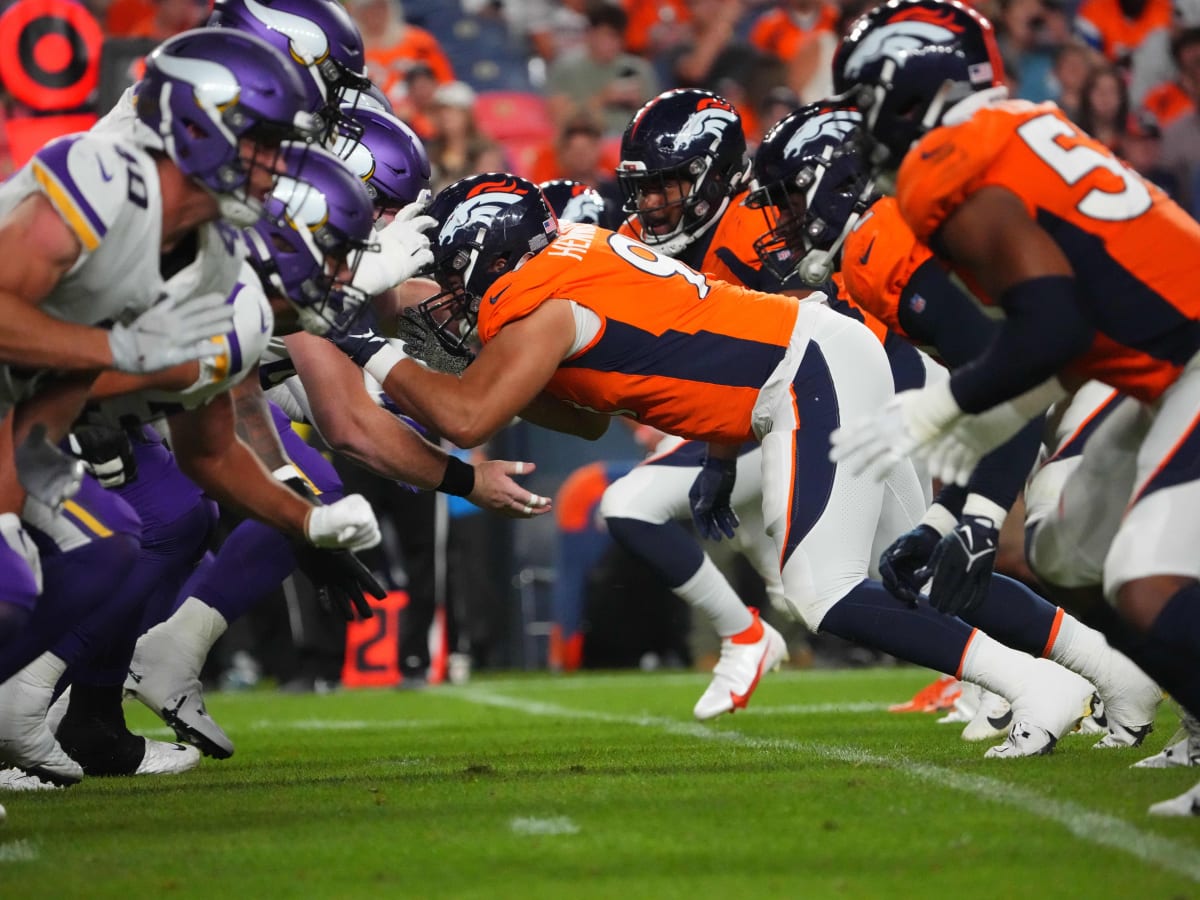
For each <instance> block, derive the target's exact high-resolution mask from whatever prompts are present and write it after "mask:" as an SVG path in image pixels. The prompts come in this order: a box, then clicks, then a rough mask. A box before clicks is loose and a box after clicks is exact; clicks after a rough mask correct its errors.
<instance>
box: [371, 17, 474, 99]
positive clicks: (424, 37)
mask: <svg viewBox="0 0 1200 900" xmlns="http://www.w3.org/2000/svg"><path fill="white" fill-rule="evenodd" d="M365 55H366V59H367V74H368V75H370V76H371V80H372V81H374V82H375V83H376V84H377V85H379V89H380V90H381V91H383V92H384V93H385V94H390V93H391V91H392V90H393V89H394V88H395V87H396V85H397V84H398V83H399V82H400V81H401V80H403V78H404V75H405V73H406V72H407V71H408V70H409V69H410V68H411V67H412V66H414V65H417V64H418V63H420V64H423V65H426V66H429V68H430V69H431V70H432V71H433V77H434V78H435V79H437V82H438V84H444V83H446V82H447V81H453V80H454V67H453V66H451V65H450V60H449V59H447V57H446V53H445V51H443V50H442V45H441V44H439V43H438V39H437V38H436V37H434V36H433V35H432V34H431V33H430V32H428V31H426V30H425V29H424V28H418V27H417V26H415V25H405V26H404V34H403V35H402V36H401V38H400V40H399V41H397V42H396V43H394V44H392V45H391V46H390V47H375V48H372V49H369V50H367V51H366V54H365Z"/></svg>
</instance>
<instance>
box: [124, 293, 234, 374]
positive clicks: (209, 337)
mask: <svg viewBox="0 0 1200 900" xmlns="http://www.w3.org/2000/svg"><path fill="white" fill-rule="evenodd" d="M228 299H229V298H228V297H227V296H226V295H224V294H216V293H214V294H203V295H201V296H199V297H184V298H180V297H174V296H170V295H164V296H163V297H161V298H159V300H158V302H157V303H155V304H154V305H153V306H151V307H150V308H149V309H148V310H146V311H145V312H143V313H142V314H141V315H140V316H138V317H137V318H136V319H134V320H133V321H132V322H130V323H129V324H128V325H122V324H119V323H118V324H116V325H114V326H113V327H112V328H110V329H109V332H108V347H109V350H111V351H112V358H113V368H114V369H117V370H119V371H121V372H131V373H133V374H135V375H141V374H144V373H146V372H157V371H159V370H160V369H169V368H171V366H175V365H178V364H179V363H183V362H190V361H191V360H193V359H200V358H201V357H204V356H210V355H211V354H212V353H213V352H214V349H215V348H214V345H213V341H214V340H215V339H216V338H219V337H223V336H224V335H225V333H226V332H228V331H229V330H230V329H232V328H233V304H232V303H228V302H226V301H227V300H228Z"/></svg>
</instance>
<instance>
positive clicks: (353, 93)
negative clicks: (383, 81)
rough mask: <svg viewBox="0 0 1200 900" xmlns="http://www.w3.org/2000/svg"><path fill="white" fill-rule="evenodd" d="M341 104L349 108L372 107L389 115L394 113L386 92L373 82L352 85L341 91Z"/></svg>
mask: <svg viewBox="0 0 1200 900" xmlns="http://www.w3.org/2000/svg"><path fill="white" fill-rule="evenodd" d="M342 106H343V107H349V108H350V109H373V110H375V111H376V112H384V113H387V114H388V115H389V116H393V115H395V114H396V110H395V109H393V108H392V101H391V100H389V99H388V98H387V94H385V93H384V92H383V91H381V90H380V89H379V87H378V86H377V85H376V84H374V83H373V82H372V83H371V84H368V85H367V86H366V87H364V88H353V87H352V88H347V89H346V90H344V91H342Z"/></svg>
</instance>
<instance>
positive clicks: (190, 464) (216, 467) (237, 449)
mask: <svg viewBox="0 0 1200 900" xmlns="http://www.w3.org/2000/svg"><path fill="white" fill-rule="evenodd" d="M177 456H178V461H179V467H180V469H182V470H183V473H184V474H185V475H187V476H188V477H189V478H191V479H192V480H193V481H195V482H196V483H197V484H198V485H200V487H202V488H204V491H205V493H207V494H208V495H209V496H210V497H212V498H213V499H214V500H216V501H217V502H218V503H219V504H221V505H222V506H225V507H228V508H229V509H232V510H235V511H236V512H239V513H241V514H242V515H245V516H250V517H251V518H254V519H257V520H258V521H260V522H263V523H264V524H267V525H270V526H271V527H272V528H276V529H278V530H279V531H282V532H284V533H285V534H287V535H289V536H291V537H295V538H300V539H303V538H304V524H305V519H306V517H307V515H308V511H309V509H310V508H311V504H310V503H309V502H308V501H307V500H304V499H302V498H301V497H299V496H298V495H296V494H295V493H293V492H292V491H291V490H289V489H288V488H287V487H285V486H284V485H283V484H282V483H281V482H279V481H276V480H275V479H274V478H272V477H271V473H270V472H269V471H267V469H266V467H265V466H263V464H262V463H261V462H259V460H258V457H257V456H256V455H255V454H254V453H253V452H251V450H250V448H249V447H247V446H246V445H245V444H243V443H242V442H241V441H240V440H236V439H235V440H234V441H232V442H231V443H230V444H229V445H228V446H227V447H225V448H224V449H223V450H221V451H219V452H216V453H197V452H195V451H194V450H191V449H188V445H186V444H183V443H180V444H179V446H178V447H177Z"/></svg>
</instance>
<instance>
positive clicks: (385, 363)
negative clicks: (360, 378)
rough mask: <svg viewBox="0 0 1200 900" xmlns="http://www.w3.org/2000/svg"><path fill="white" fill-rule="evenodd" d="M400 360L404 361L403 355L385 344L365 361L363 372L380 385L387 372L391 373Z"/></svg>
mask: <svg viewBox="0 0 1200 900" xmlns="http://www.w3.org/2000/svg"><path fill="white" fill-rule="evenodd" d="M402 359H404V354H403V353H401V352H400V351H399V350H397V349H396V348H395V347H393V346H392V345H391V344H387V345H385V346H383V347H381V348H379V350H378V351H376V353H375V355H374V356H372V357H371V358H370V359H368V360H367V364H366V365H365V366H363V371H364V372H366V373H367V374H368V375H370V376H371V377H372V378H374V379H375V380H376V381H378V382H379V383H380V384H383V382H384V380H385V379H386V378H387V375H388V372H390V371H392V368H393V367H394V366H395V365H396V363H398V362H400V360H402Z"/></svg>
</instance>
